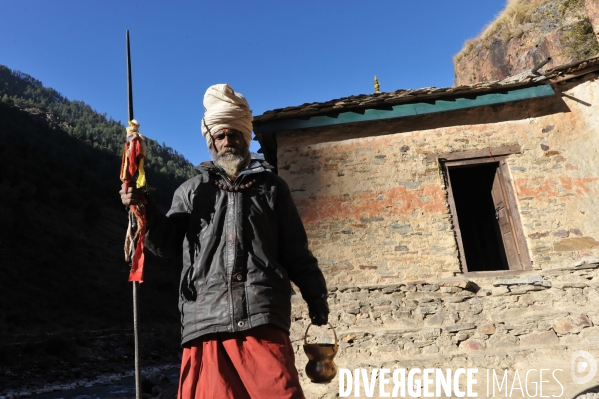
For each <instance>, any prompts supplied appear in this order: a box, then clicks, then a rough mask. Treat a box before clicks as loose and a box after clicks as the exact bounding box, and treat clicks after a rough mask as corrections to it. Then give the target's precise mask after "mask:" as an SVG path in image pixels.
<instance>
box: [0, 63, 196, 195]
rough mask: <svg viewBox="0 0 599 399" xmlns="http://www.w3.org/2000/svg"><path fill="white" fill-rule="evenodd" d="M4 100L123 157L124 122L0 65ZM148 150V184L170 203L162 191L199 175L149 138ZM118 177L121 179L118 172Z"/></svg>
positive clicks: (167, 149) (178, 155) (0, 82)
mask: <svg viewBox="0 0 599 399" xmlns="http://www.w3.org/2000/svg"><path fill="white" fill-rule="evenodd" d="M0 101H2V102H3V103H5V104H8V105H12V106H14V107H16V108H18V109H21V110H23V111H25V112H28V113H31V114H34V115H38V116H42V117H44V118H45V119H46V120H47V122H48V126H49V127H50V128H52V129H60V130H62V131H64V132H66V133H68V134H69V135H70V136H71V137H74V138H75V139H77V140H79V141H81V142H83V143H86V144H88V145H89V146H91V147H93V148H96V149H98V150H100V151H102V152H106V153H108V154H113V155H118V156H119V157H120V156H121V153H122V149H123V143H124V140H125V128H124V126H123V125H122V124H121V123H120V122H117V121H115V120H113V119H112V118H107V116H106V114H104V115H101V114H99V113H97V112H96V111H94V110H93V109H92V107H90V106H89V105H87V104H85V103H84V102H82V101H76V100H68V99H66V98H65V97H63V96H62V95H61V94H60V93H59V92H57V91H56V90H54V89H52V88H48V87H44V86H43V85H42V82H40V81H39V80H37V79H35V78H33V77H32V76H30V75H27V74H25V73H22V72H20V71H13V70H10V69H9V68H7V67H6V66H4V65H0ZM142 133H143V129H142ZM147 147H148V159H147V162H146V164H145V169H146V171H147V172H148V181H149V182H150V185H151V186H153V187H159V188H161V189H162V190H160V191H159V192H158V195H159V196H160V199H161V200H166V198H163V197H164V195H163V194H164V193H162V191H169V192H171V191H174V189H175V188H176V187H177V186H178V185H179V184H181V183H182V182H183V181H185V180H187V179H188V178H190V177H192V176H194V175H195V171H194V167H193V165H192V164H191V163H190V162H189V161H187V160H186V159H185V157H183V155H181V154H179V153H178V152H177V151H175V150H173V149H172V148H170V147H167V146H166V145H164V144H162V145H160V144H158V143H157V142H156V141H155V140H152V139H147ZM117 166H118V165H117ZM115 176H117V177H118V171H117V172H116V175H115Z"/></svg>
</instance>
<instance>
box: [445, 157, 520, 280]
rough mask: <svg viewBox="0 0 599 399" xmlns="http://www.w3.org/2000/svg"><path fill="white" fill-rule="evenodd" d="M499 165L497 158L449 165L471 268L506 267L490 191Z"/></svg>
mask: <svg viewBox="0 0 599 399" xmlns="http://www.w3.org/2000/svg"><path fill="white" fill-rule="evenodd" d="M498 167H499V162H493V163H487V164H479V165H468V166H462V167H460V166H456V167H453V168H451V167H450V168H448V170H449V178H450V179H451V187H452V191H453V198H454V201H455V207H456V213H457V219H458V223H459V227H460V232H461V238H462V243H463V247H464V248H463V251H464V256H465V258H466V263H467V264H468V271H471V272H472V271H488V270H509V265H508V262H507V258H506V253H505V247H504V244H503V239H502V235H501V230H500V226H499V223H498V213H497V212H496V208H495V203H494V201H493V195H492V191H493V183H494V180H495V177H496V174H497V169H498ZM502 206H503V205H502Z"/></svg>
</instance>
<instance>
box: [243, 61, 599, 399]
mask: <svg viewBox="0 0 599 399" xmlns="http://www.w3.org/2000/svg"><path fill="white" fill-rule="evenodd" d="M598 77H599V58H593V59H589V60H586V61H583V62H577V63H573V64H569V65H565V66H561V67H557V68H553V69H550V70H546V71H542V72H539V71H532V70H531V71H527V72H524V73H522V74H520V75H518V76H514V77H510V78H508V79H505V80H503V81H493V82H484V83H478V84H473V85H469V86H458V87H450V88H444V89H438V88H424V89H419V90H398V91H395V92H389V93H375V94H371V95H360V96H352V97H347V98H342V99H338V100H332V101H329V102H325V103H313V104H304V105H301V106H298V107H288V108H284V109H277V110H274V111H269V112H266V113H264V114H263V115H261V116H258V117H256V118H255V120H254V132H255V133H256V136H257V139H258V140H259V141H260V143H261V146H262V152H263V153H264V155H265V158H266V160H267V161H268V162H270V163H271V164H273V165H274V166H275V167H276V170H277V173H279V175H280V176H282V177H283V178H284V179H285V180H286V181H287V182H288V184H289V186H290V188H291V191H292V193H293V196H294V199H295V202H296V204H297V206H298V209H299V212H300V215H301V217H302V219H303V221H304V224H305V226H306V230H307V233H308V237H309V240H310V247H311V249H312V251H313V252H314V254H315V255H316V256H317V257H318V259H319V261H320V265H321V268H322V269H323V271H324V273H325V276H326V278H327V281H328V284H329V287H330V291H331V292H330V298H329V302H330V304H331V321H332V323H333V325H335V327H336V329H337V333H338V334H339V338H340V343H341V349H340V354H339V356H338V357H337V359H336V362H337V365H338V366H339V367H342V368H347V369H351V370H353V369H355V368H357V367H363V368H366V369H367V370H371V369H375V368H381V367H387V368H390V369H391V371H393V369H397V368H405V369H410V368H415V367H419V368H421V369H422V368H427V367H428V368H446V367H452V368H454V370H455V369H457V368H460V367H463V368H472V367H474V368H478V369H479V374H478V384H479V388H480V392H483V390H484V389H483V388H485V387H486V386H485V383H486V382H488V381H487V374H484V373H483V372H482V370H496V371H497V373H499V372H500V371H501V372H504V371H505V370H508V377H507V378H508V381H509V384H510V388H513V385H512V381H515V380H514V378H515V377H517V376H518V370H520V376H521V377H522V381H524V377H523V375H522V372H523V371H526V370H532V369H535V370H539V369H541V368H544V369H551V370H562V371H555V373H557V374H555V375H556V376H557V377H555V378H553V379H551V381H553V385H552V384H550V383H546V384H545V391H544V392H543V395H547V394H549V395H556V397H573V395H574V394H575V393H577V392H581V391H583V390H584V389H587V388H589V387H593V386H597V382H596V381H597V378H595V379H592V380H591V381H587V382H586V383H584V384H576V383H575V380H574V377H573V376H574V374H572V375H571V371H573V369H572V367H574V366H573V364H574V363H571V357H572V355H573V354H574V352H575V351H577V350H584V351H587V352H590V353H592V354H594V355H595V356H597V357H599V350H598V349H599V326H596V325H598V324H599V310H598V309H597V306H596V301H597V300H599V274H598V273H597V267H598V263H599V212H597V209H599V184H598V181H599V153H598V149H599V134H598V132H597V129H598V128H599V117H598V112H599V80H598V79H597V78H598ZM294 304H295V305H294V318H295V319H296V321H297V322H295V323H294V327H293V328H294V330H293V332H292V339H293V341H294V344H295V345H296V350H297V353H298V356H297V363H298V369H303V367H304V365H305V362H306V358H305V356H304V355H303V353H302V350H301V344H302V343H303V334H304V331H302V328H305V326H306V323H305V313H306V309H305V308H303V305H302V304H301V301H299V300H298V301H294ZM583 363H584V362H583ZM591 363H592V362H587V365H589V367H590V365H592V364H591ZM577 364H578V363H577ZM582 371H584V370H582V369H580V368H579V369H578V370H576V371H575V372H582ZM560 373H561V374H560ZM587 374H588V373H587ZM542 378H545V377H542ZM499 379H500V380H501V378H499ZM536 379H537V382H538V381H539V380H538V375H537V377H536ZM545 379H548V378H545ZM483 381H486V382H483ZM557 381H559V384H558V383H556V382H557ZM593 381H595V382H593ZM304 385H305V386H307V387H308V393H309V395H308V397H329V396H330V395H331V394H333V393H336V392H338V390H339V385H338V382H337V380H335V383H333V384H331V385H328V386H316V385H310V384H309V383H308V384H304ZM522 385H526V384H525V383H524V382H522ZM392 386H393V384H391V387H392ZM560 386H561V388H560ZM497 389H498V388H497V387H496V388H495V390H496V391H497ZM528 389H529V390H531V392H530V393H531V394H532V386H530V384H529V387H528ZM560 389H561V390H562V391H565V393H562V394H560ZM388 390H389V391H391V389H388ZM377 392H378V387H377ZM499 392H502V391H499ZM522 392H524V391H522ZM519 393H520V390H519V389H518V388H517V384H516V391H515V392H513V394H512V395H511V396H510V397H519V396H518V394H519ZM362 394H364V391H363V389H362ZM557 395H566V396H557ZM567 395H569V396H567ZM351 396H352V397H353V394H352V395H351ZM481 396H482V397H484V395H482V394H479V397H481ZM507 396H508V395H507V394H506V395H503V396H502V394H496V397H507ZM529 396H531V395H529ZM529 396H527V394H524V393H523V394H522V397H529ZM374 397H377V396H374ZM408 397H409V396H408Z"/></svg>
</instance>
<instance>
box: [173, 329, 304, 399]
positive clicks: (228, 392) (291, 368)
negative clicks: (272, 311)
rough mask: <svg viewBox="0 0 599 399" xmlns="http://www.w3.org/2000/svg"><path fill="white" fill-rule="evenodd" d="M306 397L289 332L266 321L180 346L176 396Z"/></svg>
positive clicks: (200, 398) (192, 398)
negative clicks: (258, 325) (247, 328)
mask: <svg viewBox="0 0 599 399" xmlns="http://www.w3.org/2000/svg"><path fill="white" fill-rule="evenodd" d="M264 398H277V399H304V393H303V391H302V387H301V386H300V383H299V377H298V374H297V369H296V368H295V356H294V354H293V347H292V346H291V341H290V340H289V335H287V333H286V332H285V331H283V330H281V329H279V328H277V327H273V326H269V325H264V326H260V327H256V328H253V329H251V330H249V331H243V332H238V333H218V334H208V335H206V336H204V337H200V338H198V339H195V340H193V341H191V342H189V343H188V344H186V345H185V347H184V348H183V360H182V362H181V377H180V380H179V399H264Z"/></svg>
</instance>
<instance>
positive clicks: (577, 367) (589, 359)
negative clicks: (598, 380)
mask: <svg viewBox="0 0 599 399" xmlns="http://www.w3.org/2000/svg"><path fill="white" fill-rule="evenodd" d="M582 359H584V360H582ZM570 373H571V374H572V381H574V383H575V384H586V383H587V382H589V381H591V380H592V379H593V378H594V377H595V375H596V374H597V361H596V360H595V358H594V357H593V355H591V354H590V353H589V352H587V351H576V352H574V353H573V354H572V362H571V364H570ZM582 373H588V374H587V375H585V376H584V377H579V375H581V374H582Z"/></svg>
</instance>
